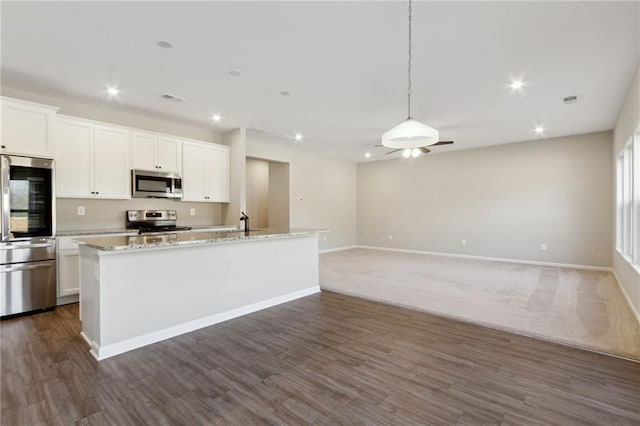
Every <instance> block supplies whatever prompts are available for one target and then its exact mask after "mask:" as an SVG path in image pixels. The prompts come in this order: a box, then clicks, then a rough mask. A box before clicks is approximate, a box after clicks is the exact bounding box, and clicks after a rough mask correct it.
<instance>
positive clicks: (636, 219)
mask: <svg viewBox="0 0 640 426" xmlns="http://www.w3.org/2000/svg"><path fill="white" fill-rule="evenodd" d="M638 234H640V129H639V131H638V132H637V133H636V134H635V135H634V137H633V138H632V139H631V140H630V141H629V142H627V143H626V144H625V146H624V147H623V148H622V150H621V151H620V153H619V154H618V158H617V161H616V248H617V249H618V251H619V252H620V253H621V254H622V255H624V256H625V257H627V258H629V259H630V260H632V262H633V263H638V264H640V235H638Z"/></svg>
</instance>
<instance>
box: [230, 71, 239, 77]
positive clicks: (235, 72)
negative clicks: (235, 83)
mask: <svg viewBox="0 0 640 426" xmlns="http://www.w3.org/2000/svg"><path fill="white" fill-rule="evenodd" d="M240 74H241V73H240V71H238V70H230V71H229V75H232V76H234V77H238V76H239V75H240Z"/></svg>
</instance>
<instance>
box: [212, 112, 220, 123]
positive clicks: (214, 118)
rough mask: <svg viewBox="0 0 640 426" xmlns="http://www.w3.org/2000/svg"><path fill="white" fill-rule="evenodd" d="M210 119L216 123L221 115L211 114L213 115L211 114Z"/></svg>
mask: <svg viewBox="0 0 640 426" xmlns="http://www.w3.org/2000/svg"><path fill="white" fill-rule="evenodd" d="M211 119H212V120H213V121H215V122H216V123H219V122H220V121H221V120H222V116H221V115H220V114H213V116H211Z"/></svg>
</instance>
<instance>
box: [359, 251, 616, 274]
mask: <svg viewBox="0 0 640 426" xmlns="http://www.w3.org/2000/svg"><path fill="white" fill-rule="evenodd" d="M356 248H363V249H371V250H384V251H395V252H400V253H412V254H428V255H431V256H442V257H456V258H460V259H473V260H488V261H492V262H505V263H523V264H526V265H538V266H555V267H558V268H572V269H586V270H590V271H603V272H611V271H612V269H611V268H610V267H608V266H590V265H575V264H572V263H555V262H540V261H537V260H526V259H509V258H505V257H488V256H475V255H471V254H455V253H443V252H438V251H424V250H408V249H398V248H389V247H377V246H356Z"/></svg>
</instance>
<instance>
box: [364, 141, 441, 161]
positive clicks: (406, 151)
mask: <svg viewBox="0 0 640 426" xmlns="http://www.w3.org/2000/svg"><path fill="white" fill-rule="evenodd" d="M452 143H453V141H439V142H436V143H434V144H432V145H429V147H432V146H438V145H451V144H452ZM375 146H377V147H379V146H384V145H382V144H378V145H375ZM398 151H402V156H403V157H405V158H409V157H414V158H415V157H417V156H419V155H420V154H428V153H430V152H431V150H430V149H429V148H427V147H425V146H421V147H418V148H396V149H393V150H391V151H389V152H387V153H386V155H389V154H393V153H396V152H398Z"/></svg>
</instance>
